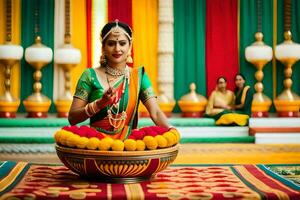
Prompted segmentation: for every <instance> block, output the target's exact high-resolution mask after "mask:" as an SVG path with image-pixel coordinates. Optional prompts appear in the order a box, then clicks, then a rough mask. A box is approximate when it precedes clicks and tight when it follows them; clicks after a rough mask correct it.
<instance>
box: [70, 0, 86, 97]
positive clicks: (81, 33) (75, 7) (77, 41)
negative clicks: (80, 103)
mask: <svg viewBox="0 0 300 200" xmlns="http://www.w3.org/2000/svg"><path fill="white" fill-rule="evenodd" d="M71 19H73V20H71V35H72V45H73V46H74V47H75V48H79V49H80V51H81V62H80V63H79V64H78V65H76V67H75V68H74V69H72V71H71V86H72V87H71V91H72V94H74V91H75V87H76V83H77V81H78V79H79V77H80V75H81V73H82V72H83V70H84V69H86V67H87V43H86V42H83V41H86V38H87V33H86V29H85V28H83V27H86V24H87V22H86V3H85V1H82V0H72V2H71Z"/></svg>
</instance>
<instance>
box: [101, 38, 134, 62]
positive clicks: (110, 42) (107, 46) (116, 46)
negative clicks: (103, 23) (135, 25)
mask: <svg viewBox="0 0 300 200" xmlns="http://www.w3.org/2000/svg"><path fill="white" fill-rule="evenodd" d="M130 46H131V44H130V42H129V40H128V38H127V36H126V35H125V34H124V33H120V34H118V35H116V34H109V36H108V37H107V39H106V41H105V43H104V46H103V47H102V48H103V51H104V54H105V56H106V59H107V62H108V65H109V66H110V67H114V66H116V65H124V66H125V64H126V59H127V55H128V53H129V51H130Z"/></svg>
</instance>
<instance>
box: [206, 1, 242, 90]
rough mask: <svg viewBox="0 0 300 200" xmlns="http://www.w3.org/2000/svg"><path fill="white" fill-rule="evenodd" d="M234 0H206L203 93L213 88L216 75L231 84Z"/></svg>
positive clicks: (235, 51)
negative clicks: (205, 87)
mask: <svg viewBox="0 0 300 200" xmlns="http://www.w3.org/2000/svg"><path fill="white" fill-rule="evenodd" d="M237 11H238V0H209V1H206V77H207V78H206V80H207V95H210V93H211V92H212V91H213V90H214V89H215V86H216V80H217V78H218V77H219V76H225V77H226V78H227V86H228V88H229V89H233V88H234V76H235V74H236V73H238V71H239V66H238V65H239V62H238V29H237V25H238V24H237V23H238V19H237V17H238V14H237Z"/></svg>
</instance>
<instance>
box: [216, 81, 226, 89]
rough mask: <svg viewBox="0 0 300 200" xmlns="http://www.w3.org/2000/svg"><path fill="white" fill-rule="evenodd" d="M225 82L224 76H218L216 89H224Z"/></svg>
mask: <svg viewBox="0 0 300 200" xmlns="http://www.w3.org/2000/svg"><path fill="white" fill-rule="evenodd" d="M226 87H227V83H226V80H225V79H224V78H220V79H219V80H218V83H217V88H218V90H226Z"/></svg>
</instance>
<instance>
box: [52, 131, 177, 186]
mask: <svg viewBox="0 0 300 200" xmlns="http://www.w3.org/2000/svg"><path fill="white" fill-rule="evenodd" d="M179 140H180V134H179V132H178V131H177V130H176V129H166V128H162V127H157V126H151V127H144V128H141V129H135V130H133V131H132V133H131V135H130V136H129V137H128V138H127V139H125V140H124V141H122V140H118V139H117V140H115V139H112V138H110V137H104V136H103V135H101V134H99V133H98V132H97V131H96V130H95V129H93V128H91V127H88V126H80V127H77V126H66V127H63V128H62V129H61V130H59V131H57V132H56V133H55V141H56V152H57V155H58V157H59V158H60V160H61V161H62V163H64V165H65V166H66V167H68V168H69V169H70V170H72V171H73V172H75V173H77V174H79V175H80V176H83V177H85V178H92V179H97V180H99V181H102V182H111V183H132V182H141V181H145V180H149V179H151V178H153V177H154V176H155V174H156V173H158V172H160V171H162V170H164V169H165V168H166V167H167V166H168V165H169V164H170V163H172V162H173V161H174V160H175V158H176V156H177V153H178V148H179V145H178V142H179Z"/></svg>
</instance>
